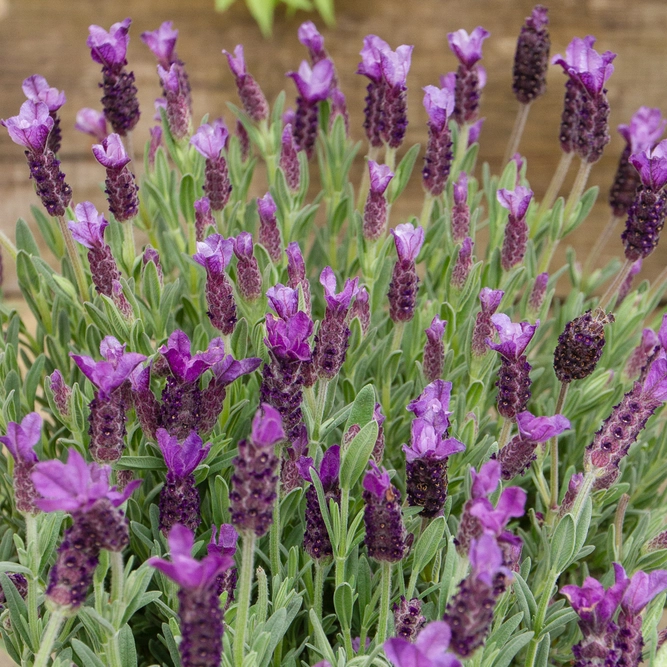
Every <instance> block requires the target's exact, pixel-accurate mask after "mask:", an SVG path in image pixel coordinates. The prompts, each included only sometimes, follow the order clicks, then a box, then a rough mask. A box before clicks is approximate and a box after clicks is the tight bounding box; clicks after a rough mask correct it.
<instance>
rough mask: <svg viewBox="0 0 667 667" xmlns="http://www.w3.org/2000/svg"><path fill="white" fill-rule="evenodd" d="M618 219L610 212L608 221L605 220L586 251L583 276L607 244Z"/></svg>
mask: <svg viewBox="0 0 667 667" xmlns="http://www.w3.org/2000/svg"><path fill="white" fill-rule="evenodd" d="M619 220H620V218H619V217H617V216H615V215H614V214H613V213H612V214H611V217H610V218H609V221H608V222H607V224H606V226H605V228H604V230H603V231H602V234H600V235H599V236H598V238H597V240H596V241H595V244H594V245H593V247H592V248H591V251H590V252H589V253H588V257H587V258H586V263H585V264H584V270H583V275H584V276H587V275H588V274H589V273H590V271H591V266H592V265H593V263H594V262H595V261H596V259H597V258H598V257H599V256H600V253H601V252H602V250H603V248H604V247H605V246H606V245H607V241H609V239H610V237H611V235H612V234H613V233H614V229H615V228H616V225H617V224H618V221H619Z"/></svg>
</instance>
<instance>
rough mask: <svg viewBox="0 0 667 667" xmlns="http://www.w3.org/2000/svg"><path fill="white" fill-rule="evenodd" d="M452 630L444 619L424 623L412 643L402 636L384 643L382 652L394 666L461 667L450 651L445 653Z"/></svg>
mask: <svg viewBox="0 0 667 667" xmlns="http://www.w3.org/2000/svg"><path fill="white" fill-rule="evenodd" d="M451 636H452V632H451V630H450V629H449V625H448V624H447V623H445V621H433V622H432V623H429V624H428V625H425V626H424V628H423V629H422V631H421V632H420V633H419V634H418V635H417V639H416V640H415V642H414V644H413V643H411V642H409V641H408V640H407V639H403V637H392V638H391V639H388V640H387V641H386V642H385V643H384V646H383V648H384V652H385V654H386V656H387V658H389V660H390V661H391V662H392V663H393V664H394V665H395V667H461V662H460V661H459V659H458V658H457V657H456V656H455V655H453V654H452V653H447V649H448V648H449V642H450V640H451Z"/></svg>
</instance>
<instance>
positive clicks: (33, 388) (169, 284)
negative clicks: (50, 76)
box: [0, 5, 667, 667]
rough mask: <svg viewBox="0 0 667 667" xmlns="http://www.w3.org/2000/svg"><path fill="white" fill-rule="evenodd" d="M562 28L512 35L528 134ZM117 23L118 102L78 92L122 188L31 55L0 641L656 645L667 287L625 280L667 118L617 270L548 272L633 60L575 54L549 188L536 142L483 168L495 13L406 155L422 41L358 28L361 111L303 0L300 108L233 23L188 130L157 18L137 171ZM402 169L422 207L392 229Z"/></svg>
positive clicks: (650, 121)
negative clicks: (81, 193)
mask: <svg viewBox="0 0 667 667" xmlns="http://www.w3.org/2000/svg"><path fill="white" fill-rule="evenodd" d="M546 26H547V13H546V9H545V8H544V7H541V6H539V5H538V6H537V7H536V8H535V9H534V10H533V12H532V14H531V16H530V18H529V19H527V21H526V24H525V25H524V26H523V28H521V33H520V35H519V38H518V46H517V56H516V58H515V61H514V81H513V92H514V94H515V96H516V97H517V99H518V100H519V103H520V104H521V105H522V111H521V113H520V115H519V118H518V120H517V128H516V133H518V135H520V127H522V124H524V123H526V122H528V121H527V110H528V107H529V106H533V105H535V110H534V112H533V117H535V116H536V115H537V113H538V110H539V104H540V101H539V96H540V94H541V93H542V92H543V90H544V85H545V78H544V77H545V68H546V64H547V61H548V52H549V41H548V33H547V31H546ZM517 29H518V26H517ZM129 30H130V20H129V19H126V20H125V21H122V22H120V23H116V24H114V26H112V27H111V29H110V31H109V32H107V31H106V30H105V29H104V28H101V27H98V26H91V31H90V37H89V40H88V45H89V47H90V48H91V54H92V56H93V59H94V60H96V62H99V64H100V65H102V67H103V70H102V76H103V79H102V84H101V86H102V88H103V92H104V97H103V99H102V110H101V111H100V110H94V109H90V108H87V109H82V110H81V111H80V112H79V114H78V115H77V129H78V130H80V131H82V132H85V133H87V134H89V135H90V136H91V138H93V139H94V141H95V142H97V143H95V145H94V146H93V148H92V150H93V152H94V154H95V156H96V158H97V160H98V162H99V163H100V165H101V166H100V167H99V174H98V175H99V180H100V183H101V184H102V183H104V187H105V188H106V193H107V195H108V210H103V211H98V210H96V209H95V207H94V206H93V205H92V204H91V203H90V202H83V201H81V202H80V201H77V199H76V187H74V188H73V189H72V188H70V187H69V186H68V185H67V184H66V181H65V175H64V172H63V169H65V168H66V166H67V165H63V164H61V163H60V161H59V160H58V158H57V157H56V151H58V149H59V146H60V145H65V146H67V142H68V140H69V139H68V136H69V134H68V133H69V129H68V128H66V127H62V126H61V125H60V124H59V121H58V110H59V108H60V106H61V105H62V104H63V103H64V101H65V97H64V93H61V92H60V91H59V90H58V89H57V88H51V87H50V86H49V84H48V83H47V82H46V81H45V80H44V79H43V77H41V76H39V75H34V76H32V77H30V78H29V79H27V80H26V81H25V82H24V91H25V93H26V96H27V98H28V100H27V101H26V102H25V103H24V104H23V105H22V107H21V110H20V112H19V113H18V115H16V116H14V117H11V118H8V119H6V120H4V121H2V123H3V125H4V126H5V127H6V128H7V130H8V132H9V135H10V137H11V138H12V139H13V140H14V141H15V142H16V143H17V144H19V145H20V146H22V147H23V148H24V149H25V153H26V157H27V159H28V166H29V176H30V178H32V179H33V180H34V182H35V190H36V194H37V197H38V199H39V200H40V202H41V204H42V206H43V208H44V209H45V212H43V211H42V209H40V208H37V207H35V208H34V209H33V211H34V217H35V222H36V225H37V228H38V229H39V233H40V235H41V241H43V243H41V242H40V243H38V242H37V240H36V239H35V237H34V236H33V232H32V231H31V227H30V226H29V225H28V224H27V223H26V222H25V221H24V220H19V221H18V223H17V228H16V238H15V242H12V241H11V240H10V239H8V238H6V237H5V236H4V235H0V243H2V245H3V247H4V248H5V250H6V251H7V252H8V253H9V254H10V255H11V256H12V257H14V258H15V259H16V269H17V274H18V281H19V285H20V288H21V291H22V293H23V295H24V297H25V300H26V303H27V306H28V308H29V309H30V310H31V311H32V314H33V315H34V317H35V319H36V325H35V327H34V328H33V329H31V328H29V326H28V324H27V323H26V322H23V321H22V320H21V317H20V315H19V313H18V312H16V311H15V310H12V309H11V308H9V307H8V306H7V305H4V304H0V323H1V325H2V334H3V335H2V337H0V352H1V354H0V380H1V382H0V408H1V409H0V431H1V432H2V435H0V442H2V444H4V445H5V447H6V451H5V450H3V452H2V453H0V471H1V474H0V484H1V485H2V491H3V493H2V495H1V496H0V498H1V500H0V503H1V507H2V513H1V514H0V589H1V590H0V636H1V638H2V643H3V646H4V648H5V650H6V651H7V652H8V653H9V655H10V656H11V657H12V659H13V660H14V661H15V662H16V663H17V664H21V665H26V666H31V667H48V666H49V665H52V666H53V667H64V666H65V665H67V666H68V667H69V665H72V664H75V665H86V666H87V665H93V666H94V667H100V666H102V667H104V666H105V665H108V666H110V667H135V666H136V667H139V666H146V667H148V666H152V665H165V666H167V667H188V666H202V667H204V666H205V667H220V666H222V665H224V667H250V666H257V667H268V666H269V665H274V667H279V666H284V667H298V666H300V665H306V666H307V665H320V666H322V667H323V666H325V665H329V667H335V666H342V665H350V666H351V667H356V666H358V667H362V666H363V667H370V665H376V666H377V667H388V665H390V664H392V665H394V666H395V667H415V666H417V667H431V666H437V667H459V666H460V665H462V664H464V663H465V664H466V665H468V666H469V667H509V665H511V664H516V665H525V667H544V666H546V665H548V664H551V665H561V664H565V663H568V662H572V663H574V664H575V665H581V666H583V665H588V666H593V665H601V666H602V665H605V667H612V666H613V667H616V666H621V665H623V666H625V665H628V666H633V667H636V666H638V665H639V664H640V663H641V662H642V661H644V662H645V663H646V664H651V665H660V664H663V663H664V661H665V660H666V659H667V653H665V651H667V649H666V648H664V645H663V644H664V636H663V635H662V634H661V635H659V634H658V631H657V630H658V624H659V620H660V616H661V613H662V609H663V607H664V604H665V591H666V590H667V569H663V568H667V530H666V529H665V523H666V522H667V512H666V510H665V506H666V503H665V500H666V498H665V494H666V493H667V488H666V487H665V485H664V467H665V462H666V461H667V435H666V431H665V429H664V414H663V413H662V406H663V404H664V402H665V401H666V400H667V316H665V319H663V318H662V313H660V312H659V304H660V299H661V298H662V296H663V294H664V291H665V289H666V287H667V277H665V276H663V277H662V278H659V279H658V280H657V281H656V282H655V283H654V284H652V285H649V284H648V283H647V282H646V281H644V282H642V283H641V284H639V286H637V287H635V286H634V283H633V281H632V279H633V276H636V275H637V274H638V273H639V274H640V273H641V259H643V258H645V257H646V256H647V255H648V254H649V253H651V252H653V251H654V250H655V248H656V246H657V245H658V243H659V234H660V231H661V230H662V227H663V224H664V217H665V211H666V210H667V209H665V191H664V187H665V182H666V181H667V176H666V174H667V162H666V161H667V157H666V156H667V146H666V144H665V142H660V137H661V135H662V131H663V130H664V121H662V120H661V116H660V113H659V111H658V110H655V109H646V108H644V107H642V108H640V110H639V111H638V112H637V114H635V116H634V117H633V119H632V121H631V123H630V125H629V126H627V128H626V129H625V130H624V132H625V134H624V137H625V138H626V147H625V149H624V152H623V155H622V156H620V166H619V175H618V176H617V178H616V181H615V183H614V184H613V186H611V192H612V197H611V205H612V211H613V218H614V219H616V218H625V222H626V224H625V231H624V232H623V234H622V236H621V238H619V239H618V240H619V244H618V250H619V254H620V253H621V252H623V254H624V256H625V260H626V261H625V264H624V265H623V267H622V268H621V269H620V270H619V269H618V267H619V266H620V264H619V262H617V261H616V262H613V263H611V264H610V265H609V266H608V267H603V268H598V269H595V270H594V271H590V263H589V264H585V265H584V268H583V269H582V268H581V266H580V262H579V261H578V260H577V257H576V251H575V249H571V250H570V251H569V253H568V258H567V265H566V266H565V267H562V268H560V269H556V270H551V272H549V271H550V269H549V265H550V262H551V260H552V256H553V251H554V249H555V247H556V245H557V244H558V243H560V242H561V241H562V240H563V239H564V238H565V237H566V236H567V235H568V234H570V233H571V232H572V231H573V230H575V229H576V228H577V227H579V226H580V225H582V224H585V221H586V218H587V215H588V212H589V211H590V209H591V206H592V204H593V201H594V200H595V197H596V195H597V188H591V189H589V190H587V191H586V192H584V189H585V181H586V179H587V177H588V174H589V172H590V170H591V169H592V168H594V164H595V162H596V161H597V160H598V158H599V157H600V155H601V153H602V151H603V150H606V148H605V147H606V144H607V142H608V128H607V124H608V115H609V102H608V99H607V91H606V89H605V86H606V85H607V84H608V81H609V76H610V74H611V72H612V70H613V66H612V64H611V63H612V60H613V58H614V54H613V53H611V52H610V51H607V52H606V53H604V54H602V55H600V54H598V53H597V52H596V51H595V50H594V49H593V44H594V38H592V37H587V38H586V39H583V40H582V39H579V38H575V39H574V40H573V41H572V43H571V44H570V45H569V46H568V48H567V50H566V52H565V53H566V55H565V57H561V56H557V57H556V60H557V63H558V64H560V65H561V66H562V67H563V69H564V70H565V71H566V74H567V83H566V99H565V111H564V113H563V118H562V124H561V127H560V128H553V139H554V141H560V143H561V146H562V148H563V150H564V152H565V153H564V154H565V156H566V157H564V158H563V160H562V161H561V165H560V167H558V168H557V169H556V176H555V181H554V184H552V187H551V188H550V190H549V191H548V192H547V193H544V194H542V193H539V192H533V190H532V189H531V188H530V182H529V179H530V174H531V170H530V165H528V164H526V162H525V160H524V159H523V158H522V157H521V156H520V155H514V157H512V158H511V159H508V160H507V161H506V164H505V165H504V167H503V169H502V171H501V173H499V174H497V175H492V173H491V170H490V168H489V167H488V165H484V166H483V167H481V168H480V167H479V166H478V165H477V164H476V157H477V151H478V145H477V143H476V142H477V140H478V138H479V129H480V124H479V123H480V120H479V118H478V116H479V112H480V108H482V107H483V103H484V101H483V97H482V94H483V88H484V83H485V72H484V69H483V66H482V65H481V64H480V61H481V59H482V43H483V41H484V40H486V39H490V40H493V39H496V38H497V36H496V35H490V34H489V32H488V31H487V30H485V29H484V28H482V27H477V28H475V29H474V30H473V31H472V33H471V34H468V33H467V32H466V31H465V30H457V31H454V32H452V33H450V35H449V41H450V45H451V47H452V49H453V51H454V52H455V54H456V56H457V58H458V60H459V65H458V69H457V71H456V72H455V73H450V74H448V75H445V76H443V77H442V80H441V81H440V82H428V81H424V82H420V84H423V89H424V92H425V93H426V95H425V97H424V105H425V107H426V110H427V113H428V124H427V126H424V127H423V128H421V131H422V136H423V138H424V143H425V152H424V162H423V165H422V166H421V176H419V175H418V174H413V171H414V167H415V164H416V158H417V155H418V153H419V151H420V147H419V146H413V147H407V148H405V149H404V147H403V143H404V140H405V136H406V127H407V114H406V110H407V103H408V98H410V99H412V94H413V93H412V92H411V91H408V88H407V75H408V71H409V68H410V60H411V55H412V51H413V47H412V46H410V45H398V46H397V47H396V48H395V49H394V48H392V47H391V46H390V45H389V44H388V43H387V42H385V41H384V40H383V39H381V38H380V37H378V36H376V35H369V36H368V37H367V38H366V39H365V40H364V43H363V45H360V47H362V48H361V53H360V55H361V62H360V64H359V69H358V72H359V73H360V74H363V75H364V76H366V77H367V78H368V80H369V83H368V87H367V93H368V95H367V97H366V101H365V109H364V113H363V120H362V114H361V113H359V110H355V109H348V107H347V103H346V100H345V95H344V92H343V91H342V90H341V89H340V82H339V80H338V77H337V75H336V69H335V65H334V59H335V57H336V54H335V53H329V52H327V50H326V48H325V46H324V38H323V37H322V35H321V34H320V33H319V32H318V31H317V28H316V27H315V26H314V25H313V24H312V23H307V24H304V25H303V26H302V27H301V29H300V30H299V34H298V38H299V40H300V41H301V43H302V44H303V45H304V46H305V47H306V48H307V50H308V56H309V58H310V63H309V62H307V61H304V62H303V63H301V65H300V66H299V65H298V64H295V65H296V69H295V71H293V72H291V73H290V74H289V76H290V77H292V78H293V79H294V82H295V84H296V86H297V91H298V93H297V94H298V96H297V98H296V100H295V108H296V111H294V112H292V113H291V114H290V113H288V112H286V110H285V99H286V94H281V95H280V96H279V97H278V99H276V100H267V99H266V97H265V95H264V93H263V92H262V90H261V86H260V82H259V81H258V80H256V79H254V78H253V77H252V76H251V75H250V74H249V71H250V70H252V69H253V67H254V65H255V63H252V62H246V60H245V57H244V52H243V46H242V45H239V46H236V48H235V49H234V51H233V53H227V52H224V53H225V55H226V56H227V59H228V63H229V66H230V68H231V72H232V75H233V76H234V78H235V81H236V84H237V89H238V93H239V97H240V105H239V106H236V105H234V104H232V103H231V102H230V104H229V108H230V111H231V112H232V113H233V115H234V121H235V123H234V125H231V124H230V126H229V127H230V128H234V129H233V130H232V132H231V133H230V132H229V130H228V129H227V126H226V124H225V122H224V120H222V119H209V118H208V117H207V118H205V119H204V120H203V121H202V123H201V124H199V126H198V128H197V129H196V130H195V131H194V133H193V128H194V127H195V126H196V125H197V123H196V122H195V123H193V122H192V114H191V109H192V104H191V101H192V95H196V94H197V91H196V89H195V90H191V87H190V83H189V77H188V73H187V68H186V66H185V64H184V63H183V62H182V61H181V60H180V59H179V58H178V56H177V54H176V50H175V44H176V38H177V31H176V30H175V29H174V28H173V25H172V24H171V23H169V22H167V23H164V24H162V25H161V26H160V27H158V28H157V29H156V30H154V31H150V32H146V33H144V34H143V35H142V40H143V41H144V42H145V44H146V45H147V46H148V48H149V49H150V50H151V51H152V52H153V54H154V55H155V57H156V59H157V62H158V73H159V76H158V77H157V78H156V80H155V94H156V95H163V96H164V101H163V102H159V103H158V105H157V106H158V108H159V110H158V119H159V125H155V126H154V127H153V128H152V129H151V140H150V142H148V143H147V145H146V147H145V157H144V160H143V163H142V161H141V160H139V159H137V155H136V153H135V149H134V147H133V145H132V140H131V136H132V134H131V133H132V128H134V127H135V126H136V124H137V123H138V122H139V120H140V119H139V109H138V104H137V102H136V87H135V85H134V75H133V74H132V70H131V63H128V62H127V59H126V58H127V46H128V40H129ZM82 48H83V45H82ZM416 48H417V49H418V48H419V46H417V47H416ZM220 58H221V62H224V61H223V59H222V56H220ZM509 67H511V63H509V62H508V68H509ZM435 83H438V84H439V85H435ZM158 85H159V87H158ZM610 85H611V84H610ZM508 94H509V91H508ZM289 95H293V93H291V92H290V93H289ZM94 96H95V94H94V91H91V103H92V99H93V98H94ZM612 99H613V98H612ZM195 120H197V119H195ZM362 127H363V130H364V133H365V137H366V139H367V140H368V148H367V154H366V159H367V164H364V165H360V166H363V169H359V173H360V174H361V177H360V179H359V182H358V183H357V182H356V181H355V178H354V177H353V176H351V174H354V173H355V172H354V170H353V169H352V165H353V163H354V161H355V158H356V157H357V155H358V153H359V150H360V144H358V143H355V140H354V139H353V137H357V135H359V136H361V135H362V131H361V128H362ZM516 133H515V134H516ZM518 135H517V136H515V137H514V138H513V140H514V141H515V142H516V141H518ZM91 143H92V142H91ZM512 154H514V151H512ZM575 154H576V155H578V156H579V158H580V160H581V167H580V169H579V176H578V177H577V179H576V181H575V184H574V186H573V191H572V192H571V193H570V194H569V196H568V197H567V201H565V199H564V198H557V197H556V195H557V194H558V190H559V189H560V187H561V185H562V181H561V182H559V181H558V179H559V178H561V177H562V176H563V172H564V171H566V168H565V167H566V166H568V165H569V161H570V159H571V157H572V156H573V155H575ZM311 158H312V159H311ZM258 163H262V164H263V166H264V168H265V172H266V175H267V181H268V190H267V189H266V183H265V182H264V183H263V184H262V186H261V187H262V188H264V189H262V190H258V189H257V188H259V187H260V186H259V184H257V185H256V188H255V190H254V191H255V192H263V193H265V194H264V195H263V196H261V197H258V198H256V199H255V198H254V197H251V196H250V186H251V184H252V183H253V181H254V180H255V167H256V165H257V164H258ZM411 177H412V178H419V177H421V181H422V184H423V186H424V190H425V194H424V203H423V206H422V207H421V208H420V210H416V211H414V215H413V216H407V217H406V218H403V219H400V220H398V219H397V220H393V219H392V215H393V216H395V215H396V214H395V212H394V213H392V206H393V205H394V203H395V202H396V201H397V199H398V198H399V197H401V195H402V193H403V191H404V189H405V187H406V185H407V183H408V181H409V179H410V178H411ZM318 179H319V186H318ZM318 187H319V192H318V191H317V190H318ZM73 201H74V202H75V203H76V205H75V206H74V209H72V207H71V204H72V202H73ZM135 232H136V234H135ZM608 233H609V230H608V231H607V232H605V234H608ZM485 239H488V242H486V241H485ZM605 240H606V239H605ZM41 249H43V250H41ZM47 254H48V255H47ZM318 279H319V281H318ZM559 279H560V280H561V284H562V283H564V282H565V281H566V280H569V283H568V285H567V288H566V289H565V290H564V292H563V293H564V294H567V296H566V297H564V298H557V297H556V296H555V288H556V281H557V280H559ZM601 292H604V294H603V296H601V297H600V296H599V294H600V293H601ZM493 351H495V352H497V354H494V353H493ZM237 546H238V548H237ZM156 570H157V571H158V572H157V573H156Z"/></svg>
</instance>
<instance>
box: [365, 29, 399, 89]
mask: <svg viewBox="0 0 667 667" xmlns="http://www.w3.org/2000/svg"><path fill="white" fill-rule="evenodd" d="M389 51H391V47H390V46H389V44H387V42H385V41H384V40H383V39H380V38H379V37H378V36H377V35H367V36H366V37H364V46H363V48H362V49H361V52H360V55H361V62H360V63H359V67H358V68H357V74H363V75H364V76H367V77H368V78H369V79H370V80H371V81H374V82H376V83H379V81H380V80H381V79H382V66H381V61H382V53H387V52H389Z"/></svg>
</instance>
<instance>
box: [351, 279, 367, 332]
mask: <svg viewBox="0 0 667 667" xmlns="http://www.w3.org/2000/svg"><path fill="white" fill-rule="evenodd" d="M369 300H370V295H369V294H368V290H367V289H366V286H365V285H360V287H359V291H358V292H357V296H356V297H355V299H354V303H353V304H352V309H351V310H350V319H351V320H352V319H354V318H355V317H356V318H358V319H359V323H360V324H361V330H362V332H363V334H364V336H365V335H366V334H367V333H368V327H370V325H371V310H370V304H369Z"/></svg>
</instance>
